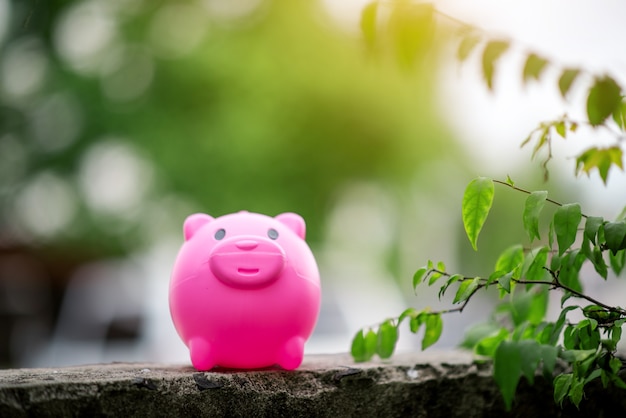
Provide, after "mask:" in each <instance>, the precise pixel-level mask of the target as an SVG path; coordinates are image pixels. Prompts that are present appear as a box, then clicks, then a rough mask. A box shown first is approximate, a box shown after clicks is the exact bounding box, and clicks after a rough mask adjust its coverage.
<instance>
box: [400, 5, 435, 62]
mask: <svg viewBox="0 0 626 418" xmlns="http://www.w3.org/2000/svg"><path fill="white" fill-rule="evenodd" d="M388 5H389V6H391V8H392V10H391V13H390V14H389V19H388V24H389V34H390V35H391V40H392V41H393V45H394V47H395V53H396V58H397V60H398V63H399V64H400V66H402V67H404V68H405V69H406V68H412V67H413V65H414V64H415V61H416V59H417V57H418V56H420V55H421V54H423V53H424V52H426V50H427V49H428V48H429V47H430V46H431V45H432V37H433V33H434V29H435V22H434V8H433V6H432V4H429V3H423V2H420V3H414V2H408V1H396V2H391V3H388Z"/></svg>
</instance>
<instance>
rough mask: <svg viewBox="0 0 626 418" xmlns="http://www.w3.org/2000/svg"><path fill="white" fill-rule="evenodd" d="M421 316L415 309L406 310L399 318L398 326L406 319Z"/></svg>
mask: <svg viewBox="0 0 626 418" xmlns="http://www.w3.org/2000/svg"><path fill="white" fill-rule="evenodd" d="M417 315H419V312H418V311H417V310H415V309H414V308H406V309H405V310H404V311H403V312H402V313H401V314H400V316H399V317H398V326H400V324H401V323H402V321H404V320H405V319H406V318H414V317H416V316H417Z"/></svg>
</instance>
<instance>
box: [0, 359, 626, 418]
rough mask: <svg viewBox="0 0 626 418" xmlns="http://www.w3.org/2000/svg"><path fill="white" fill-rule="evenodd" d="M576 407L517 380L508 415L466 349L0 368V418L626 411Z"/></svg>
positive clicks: (605, 393)
mask: <svg viewBox="0 0 626 418" xmlns="http://www.w3.org/2000/svg"><path fill="white" fill-rule="evenodd" d="M585 395H586V399H584V400H583V402H582V403H581V406H580V410H577V409H576V408H575V407H574V406H572V405H569V404H567V403H566V404H565V405H564V407H563V409H561V408H559V407H558V406H557V405H555V404H554V401H553V397H552V388H551V386H550V383H549V382H548V381H547V380H545V379H543V378H541V377H538V378H537V379H536V380H535V383H534V385H533V386H530V385H528V384H527V383H526V381H525V380H524V379H522V381H521V382H520V386H519V388H518V392H517V395H516V398H515V402H514V407H513V411H511V413H509V414H506V413H505V411H504V404H503V402H502V399H501V397H500V394H499V392H498V389H497V387H496V385H495V383H494V381H493V379H492V377H491V366H490V365H489V363H480V362H475V361H474V359H473V358H472V356H471V355H470V354H469V353H467V352H462V351H445V352H425V353H405V354H397V355H395V356H394V357H393V358H392V359H391V360H389V361H373V362H368V363H358V364H355V363H354V362H353V361H352V359H351V358H350V356H349V355H347V354H337V355H311V356H307V357H306V358H305V361H304V363H303V364H302V366H301V367H300V368H299V369H298V370H295V371H283V370H280V369H264V370H252V371H241V370H225V369H215V370H213V371H210V372H197V371H196V370H194V369H193V368H192V367H191V366H188V365H165V364H147V363H146V364H142V363H111V364H97V365H87V366H76V367H65V368H57V369H15V370H0V417H22V416H178V415H183V414H184V415H188V416H228V417H273V416H279V417H281V416H284V417H349V416H361V417H363V416H365V417H368V416H381V417H406V416H411V417H422V416H423V417H426V416H428V417H437V416H441V417H457V416H458V417H491V416H493V417H500V416H506V415H509V416H520V417H522V416H523V417H527V416H533V417H538V416H550V417H558V416H602V415H603V414H605V415H608V414H611V415H613V414H614V413H615V411H626V392H625V391H622V390H619V389H609V390H606V389H603V388H602V387H601V386H600V385H599V384H593V385H591V386H589V387H588V388H587V389H586V390H585Z"/></svg>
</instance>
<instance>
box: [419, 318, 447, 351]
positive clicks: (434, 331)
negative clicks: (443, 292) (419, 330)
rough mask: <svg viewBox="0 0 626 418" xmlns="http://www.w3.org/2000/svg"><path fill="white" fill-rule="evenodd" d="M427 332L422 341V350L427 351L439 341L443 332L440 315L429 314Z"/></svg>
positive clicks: (426, 322)
mask: <svg viewBox="0 0 626 418" xmlns="http://www.w3.org/2000/svg"><path fill="white" fill-rule="evenodd" d="M425 324H426V330H425V331H424V338H423V339H422V350H426V349H427V348H428V347H430V346H431V345H433V344H435V343H436V342H437V341H439V337H441V332H442V331H443V321H442V320H441V315H440V314H429V315H428V316H427V317H426V321H425Z"/></svg>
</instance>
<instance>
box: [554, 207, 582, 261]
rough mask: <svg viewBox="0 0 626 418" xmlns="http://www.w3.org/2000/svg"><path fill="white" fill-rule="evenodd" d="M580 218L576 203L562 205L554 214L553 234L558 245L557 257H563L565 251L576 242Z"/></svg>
mask: <svg viewBox="0 0 626 418" xmlns="http://www.w3.org/2000/svg"><path fill="white" fill-rule="evenodd" d="M581 218H582V215H581V212H580V205H579V204H578V203H570V204H567V205H563V206H561V207H559V208H558V209H557V210H556V212H555V213H554V232H555V233H556V240H557V242H558V243H559V255H563V253H564V252H565V250H567V249H568V248H569V247H570V246H571V245H572V244H573V243H574V241H575V240H576V232H577V230H578V224H579V223H580V220H581Z"/></svg>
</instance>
